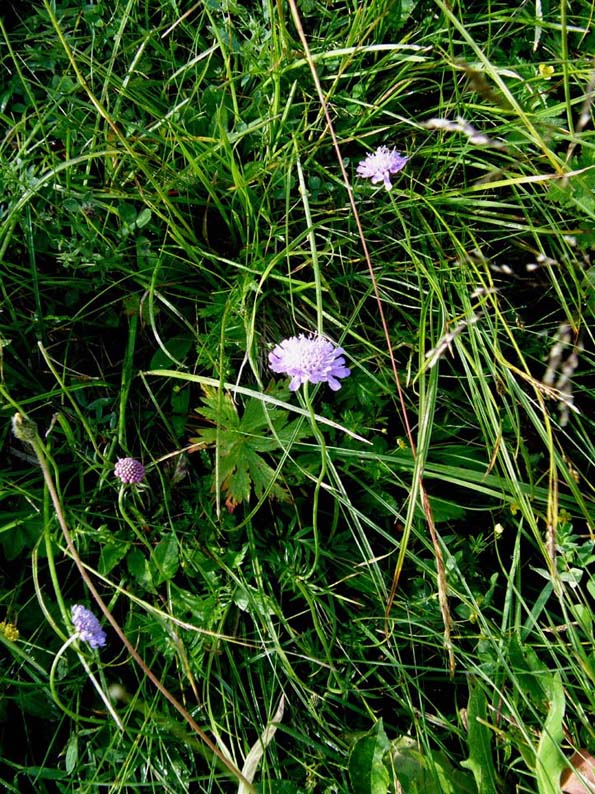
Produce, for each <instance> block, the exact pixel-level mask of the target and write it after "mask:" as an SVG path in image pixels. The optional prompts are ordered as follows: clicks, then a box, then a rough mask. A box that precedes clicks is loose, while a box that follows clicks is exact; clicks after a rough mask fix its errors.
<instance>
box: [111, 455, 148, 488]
mask: <svg viewBox="0 0 595 794" xmlns="http://www.w3.org/2000/svg"><path fill="white" fill-rule="evenodd" d="M114 475H115V476H116V477H118V479H120V480H122V482H123V483H137V482H142V481H143V480H144V478H145V467H144V466H143V464H142V463H141V462H140V461H138V460H136V459H135V458H118V461H117V463H116V465H115V466H114Z"/></svg>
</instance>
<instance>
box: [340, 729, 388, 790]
mask: <svg viewBox="0 0 595 794" xmlns="http://www.w3.org/2000/svg"><path fill="white" fill-rule="evenodd" d="M389 748H390V743H389V741H388V738H387V736H386V733H385V732H384V726H383V724H382V720H381V719H380V720H378V722H377V723H376V725H375V726H374V727H373V728H372V730H371V731H370V732H369V733H367V734H366V735H365V736H363V737H362V738H361V739H359V740H358V741H357V742H356V743H355V745H354V747H353V750H352V751H351V755H350V756H349V777H350V779H351V787H352V789H353V794H386V792H387V791H388V786H389V782H390V778H389V773H388V768H387V766H386V763H385V760H384V759H385V756H386V754H387V752H388V750H389Z"/></svg>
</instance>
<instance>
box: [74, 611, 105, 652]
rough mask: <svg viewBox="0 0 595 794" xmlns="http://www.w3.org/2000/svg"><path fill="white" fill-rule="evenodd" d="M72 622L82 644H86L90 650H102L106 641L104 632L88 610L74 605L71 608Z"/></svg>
mask: <svg viewBox="0 0 595 794" xmlns="http://www.w3.org/2000/svg"><path fill="white" fill-rule="evenodd" d="M72 622H73V624H74V628H75V629H76V633H77V635H78V636H79V638H80V639H81V640H83V642H88V643H89V645H90V646H91V648H103V646H104V645H105V641H106V635H105V631H104V630H103V629H102V628H101V624H100V623H99V621H98V620H97V618H96V617H95V615H94V614H93V613H92V612H91V610H90V609H87V608H86V607H83V606H81V605H80V604H75V605H74V606H73V607H72Z"/></svg>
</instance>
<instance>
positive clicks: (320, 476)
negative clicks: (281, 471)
mask: <svg viewBox="0 0 595 794" xmlns="http://www.w3.org/2000/svg"><path fill="white" fill-rule="evenodd" d="M304 402H305V404H306V408H307V409H308V414H309V416H310V424H311V425H312V432H313V433H314V437H315V438H316V440H317V441H318V443H319V444H320V472H319V474H318V477H317V479H316V484H315V485H314V497H313V500H312V532H313V535H314V560H313V562H312V565H311V566H310V570H309V571H308V572H307V573H306V574H305V575H304V576H302V577H301V578H302V579H304V580H306V579H309V578H310V577H311V576H312V574H313V573H314V571H315V570H316V568H317V567H318V559H319V556H320V535H319V531H318V501H319V497H320V489H321V487H322V482H323V480H324V478H325V476H326V471H327V465H326V441H325V440H324V435H323V434H322V431H321V430H320V428H319V427H318V424H317V423H316V416H315V414H314V408H313V406H312V401H311V399H310V394H309V392H308V382H307V381H306V383H304Z"/></svg>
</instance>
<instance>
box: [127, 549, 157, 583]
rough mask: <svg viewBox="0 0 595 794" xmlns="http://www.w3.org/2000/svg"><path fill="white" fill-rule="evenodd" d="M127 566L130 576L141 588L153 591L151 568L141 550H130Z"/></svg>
mask: <svg viewBox="0 0 595 794" xmlns="http://www.w3.org/2000/svg"><path fill="white" fill-rule="evenodd" d="M126 564H127V565H128V570H129V572H130V575H131V576H132V577H133V579H135V580H136V581H137V583H138V584H139V585H141V587H144V588H145V589H146V590H151V591H153V590H154V589H155V588H154V587H153V579H152V577H151V569H150V568H149V561H148V560H147V559H146V557H145V555H144V554H143V553H142V551H141V550H140V549H136V548H133V549H130V551H129V552H128V554H127V555H126Z"/></svg>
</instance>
